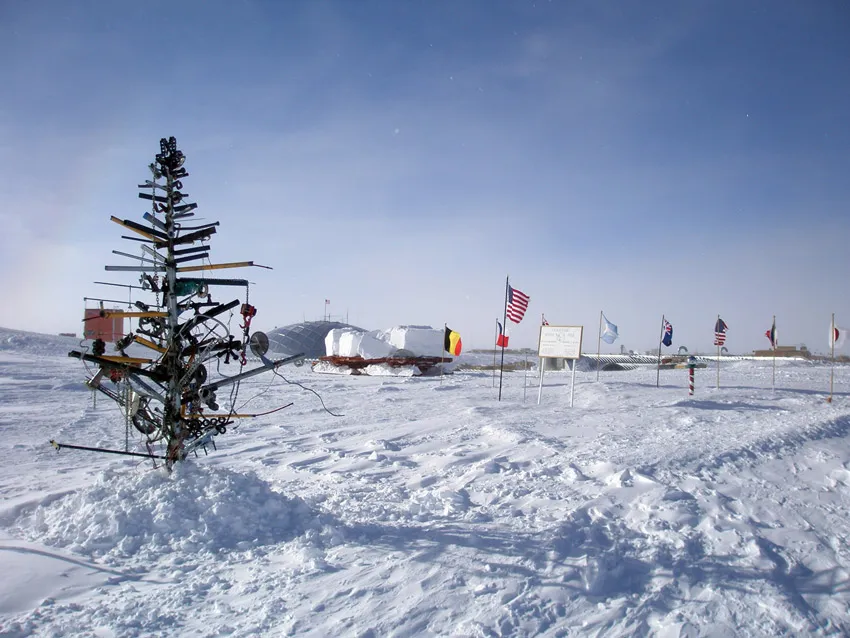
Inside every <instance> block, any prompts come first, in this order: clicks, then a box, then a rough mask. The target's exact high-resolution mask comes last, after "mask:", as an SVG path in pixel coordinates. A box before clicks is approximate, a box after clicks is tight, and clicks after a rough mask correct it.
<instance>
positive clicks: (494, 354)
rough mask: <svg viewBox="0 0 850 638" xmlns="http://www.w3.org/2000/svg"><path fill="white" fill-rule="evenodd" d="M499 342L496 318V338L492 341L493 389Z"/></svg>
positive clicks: (497, 320) (497, 319)
mask: <svg viewBox="0 0 850 638" xmlns="http://www.w3.org/2000/svg"><path fill="white" fill-rule="evenodd" d="M498 340H499V318H498V317H496V338H495V339H494V340H493V387H494V388H495V387H496V348H498V346H497V345H496V342H497V341H498Z"/></svg>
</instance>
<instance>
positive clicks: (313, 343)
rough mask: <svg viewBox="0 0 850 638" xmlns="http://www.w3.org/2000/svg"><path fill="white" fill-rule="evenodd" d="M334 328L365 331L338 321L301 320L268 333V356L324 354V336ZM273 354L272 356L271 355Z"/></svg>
mask: <svg viewBox="0 0 850 638" xmlns="http://www.w3.org/2000/svg"><path fill="white" fill-rule="evenodd" d="M334 328H348V329H351V330H357V331H360V332H365V330H363V329H362V328H358V327H357V326H352V325H349V324H347V323H341V322H339V321H302V322H301V323H294V324H292V325H289V326H284V327H282V328H275V329H274V330H272V331H270V332H269V333H268V338H269V352H270V353H271V354H270V355H269V356H270V357H271V358H276V357H278V356H284V357H286V356H291V355H295V354H299V353H303V354H304V355H305V356H306V357H307V358H308V359H318V358H319V357H323V356H325V337H326V336H327V335H328V333H329V332H330V331H331V330H333V329H334ZM272 355H273V356H272Z"/></svg>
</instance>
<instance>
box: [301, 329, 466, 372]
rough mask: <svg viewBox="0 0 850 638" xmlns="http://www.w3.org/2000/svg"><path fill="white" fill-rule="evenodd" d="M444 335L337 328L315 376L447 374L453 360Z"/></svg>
mask: <svg viewBox="0 0 850 638" xmlns="http://www.w3.org/2000/svg"><path fill="white" fill-rule="evenodd" d="M444 337H445V331H444V330H442V329H436V328H432V327H431V326H395V327H393V328H388V329H386V330H372V331H365V330H361V329H359V328H354V327H351V326H345V327H340V328H334V329H333V330H330V331H329V332H328V334H327V336H326V337H325V356H324V357H321V359H320V360H319V361H318V362H316V363H315V364H314V365H313V370H314V371H315V372H329V373H337V374H367V375H373V376H377V375H380V376H419V375H424V374H439V373H440V372H441V371H442V372H448V371H450V370H451V368H452V367H453V359H452V357H450V356H449V355H448V353H447V352H445V351H444V350H443V342H444Z"/></svg>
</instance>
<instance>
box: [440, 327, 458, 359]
mask: <svg viewBox="0 0 850 638" xmlns="http://www.w3.org/2000/svg"><path fill="white" fill-rule="evenodd" d="M443 349H444V350H445V351H446V352H448V353H449V354H453V355H454V356H458V355H459V354H460V352H461V350H463V342H462V341H461V340H460V334H458V333H457V332H455V331H454V330H452V329H451V328H449V327H448V326H446V336H445V339H444V340H443Z"/></svg>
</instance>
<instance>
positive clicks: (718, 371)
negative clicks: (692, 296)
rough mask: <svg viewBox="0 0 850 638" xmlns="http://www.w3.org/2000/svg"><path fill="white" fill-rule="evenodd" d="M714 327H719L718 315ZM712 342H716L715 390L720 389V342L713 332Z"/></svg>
mask: <svg viewBox="0 0 850 638" xmlns="http://www.w3.org/2000/svg"><path fill="white" fill-rule="evenodd" d="M714 325H715V327H718V326H720V315H717V323H716V324H714ZM714 340H715V341H716V342H717V389H718V390H719V389H720V340H719V339H718V338H717V334H716V331H715V335H714Z"/></svg>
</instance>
